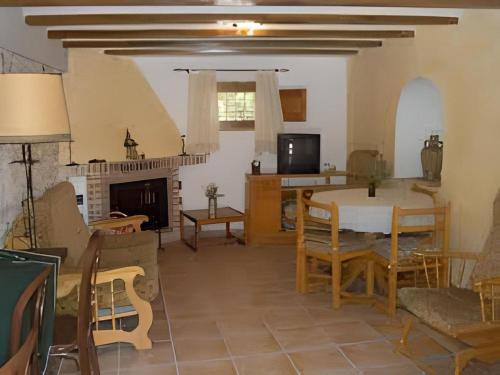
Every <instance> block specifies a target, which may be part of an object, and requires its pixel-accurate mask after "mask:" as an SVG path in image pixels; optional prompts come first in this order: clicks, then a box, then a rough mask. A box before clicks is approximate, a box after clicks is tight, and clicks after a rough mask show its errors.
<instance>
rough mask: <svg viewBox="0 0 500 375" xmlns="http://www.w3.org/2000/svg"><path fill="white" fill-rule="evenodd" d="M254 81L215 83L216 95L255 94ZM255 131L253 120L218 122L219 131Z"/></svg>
mask: <svg viewBox="0 0 500 375" xmlns="http://www.w3.org/2000/svg"><path fill="white" fill-rule="evenodd" d="M255 90H256V85H255V81H227V82H222V81H221V82H217V95H218V94H219V93H220V92H255ZM254 129H255V120H242V121H219V130H221V131H239V130H240V131H248V130H254Z"/></svg>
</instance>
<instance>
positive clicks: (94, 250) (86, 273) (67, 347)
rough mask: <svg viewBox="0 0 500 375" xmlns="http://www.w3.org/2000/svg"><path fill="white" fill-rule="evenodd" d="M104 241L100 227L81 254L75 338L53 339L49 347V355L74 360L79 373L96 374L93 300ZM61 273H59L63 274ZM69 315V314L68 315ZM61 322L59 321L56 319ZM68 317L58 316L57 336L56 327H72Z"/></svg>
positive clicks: (97, 365)
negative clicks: (67, 341)
mask: <svg viewBox="0 0 500 375" xmlns="http://www.w3.org/2000/svg"><path fill="white" fill-rule="evenodd" d="M102 241H103V235H102V232H101V231H99V230H98V231H96V232H94V233H93V234H92V236H91V237H90V240H89V243H88V246H87V249H86V250H85V253H84V254H83V258H82V263H83V264H82V273H81V281H80V283H79V293H78V297H79V300H78V318H77V324H76V340H75V341H73V342H71V343H57V342H56V343H55V345H54V346H53V347H52V348H51V353H50V354H51V356H55V357H62V358H67V359H72V360H75V361H76V363H77V367H79V369H80V373H81V374H82V375H91V374H93V375H99V374H100V370H99V361H98V359H97V351H96V346H95V343H94V336H93V321H94V317H93V315H92V314H93V312H94V311H95V309H94V306H93V303H94V301H95V298H94V295H95V290H96V279H97V271H98V268H99V256H100V251H101V246H102ZM63 276H64V275H62V276H61V277H63ZM70 319H71V318H70ZM61 322H62V323H63V324H59V326H58V323H61ZM69 323H70V324H68V319H64V320H59V321H58V320H57V319H56V325H55V331H56V336H55V337H56V338H57V333H58V330H64V329H65V328H66V327H68V326H69V327H71V322H69Z"/></svg>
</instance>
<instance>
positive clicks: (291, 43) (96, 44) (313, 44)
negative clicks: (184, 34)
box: [63, 39, 382, 49]
mask: <svg viewBox="0 0 500 375" xmlns="http://www.w3.org/2000/svg"><path fill="white" fill-rule="evenodd" d="M381 46H382V42H381V41H379V40H302V41H301V40H253V39H245V40H241V41H240V40H225V41H222V40H221V41H212V40H210V41H203V42H199V41H189V40H184V41H161V40H144V41H143V40H88V41H65V42H63V47H64V48H159V47H163V48H200V47H203V48H207V47H210V48H221V47H223V48H248V47H252V48H264V47H265V48H278V47H281V48H293V49H299V48H367V47H381Z"/></svg>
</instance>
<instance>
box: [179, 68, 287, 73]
mask: <svg viewBox="0 0 500 375" xmlns="http://www.w3.org/2000/svg"><path fill="white" fill-rule="evenodd" d="M200 71H205V72H206V71H212V72H276V73H286V72H289V71H290V69H283V68H278V69H186V68H184V69H183V68H176V69H174V72H186V73H188V74H189V72H200Z"/></svg>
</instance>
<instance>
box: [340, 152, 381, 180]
mask: <svg viewBox="0 0 500 375" xmlns="http://www.w3.org/2000/svg"><path fill="white" fill-rule="evenodd" d="M378 155H379V152H378V151H377V150H355V151H352V152H351V153H350V155H349V159H348V161H347V175H348V178H347V183H348V184H349V183H353V182H365V181H369V180H370V179H371V178H373V177H375V176H376V175H377V173H378V172H379V171H378V164H377V163H378Z"/></svg>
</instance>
